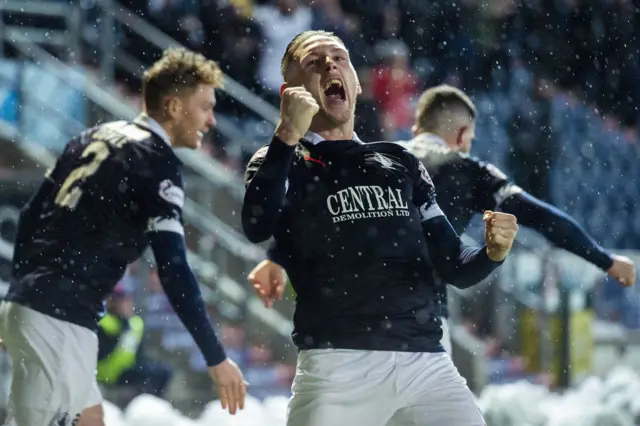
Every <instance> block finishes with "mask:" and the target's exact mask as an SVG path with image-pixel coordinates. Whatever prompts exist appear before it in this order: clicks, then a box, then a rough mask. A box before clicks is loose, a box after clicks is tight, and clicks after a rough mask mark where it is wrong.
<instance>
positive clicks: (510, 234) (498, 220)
mask: <svg viewBox="0 0 640 426" xmlns="http://www.w3.org/2000/svg"><path fill="white" fill-rule="evenodd" d="M482 220H483V221H484V227H485V228H484V241H485V244H486V245H487V256H489V259H491V260H493V261H494V262H502V261H503V260H504V259H505V257H507V254H508V253H509V250H511V246H512V245H513V241H514V240H515V238H516V234H517V233H518V221H517V219H516V217H515V216H514V215H512V214H508V213H500V212H492V211H490V210H487V211H485V212H484V215H483V216H482Z"/></svg>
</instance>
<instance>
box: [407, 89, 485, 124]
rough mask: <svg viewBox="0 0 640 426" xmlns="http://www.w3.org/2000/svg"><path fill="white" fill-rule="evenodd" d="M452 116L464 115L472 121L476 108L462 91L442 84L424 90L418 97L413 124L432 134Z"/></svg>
mask: <svg viewBox="0 0 640 426" xmlns="http://www.w3.org/2000/svg"><path fill="white" fill-rule="evenodd" d="M453 115H457V116H460V115H466V116H468V118H469V120H470V121H473V120H475V118H476V115H477V111H476V107H475V106H474V105H473V102H472V101H471V99H470V98H469V96H467V95H466V94H465V93H464V92H463V91H462V90H460V89H458V88H457V87H453V86H449V85H448V84H442V85H440V86H435V87H432V88H430V89H427V90H425V92H424V93H423V94H422V96H420V99H419V100H418V108H417V112H416V123H415V124H416V127H418V129H420V130H422V131H426V132H434V131H437V130H438V129H440V128H441V127H442V126H443V122H444V121H446V120H451V119H452V116H453Z"/></svg>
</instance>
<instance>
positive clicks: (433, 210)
mask: <svg viewBox="0 0 640 426" xmlns="http://www.w3.org/2000/svg"><path fill="white" fill-rule="evenodd" d="M407 153H408V151H407ZM408 155H410V157H411V159H412V160H413V162H414V187H413V202H414V203H415V205H416V207H418V210H419V211H420V218H421V220H422V222H426V221H427V220H430V219H433V218H434V217H437V216H444V213H442V210H440V207H439V206H438V203H437V202H436V189H435V186H434V185H433V181H432V180H431V176H429V172H428V171H427V168H426V167H425V166H424V164H422V162H421V161H420V160H419V159H418V158H417V157H416V156H415V155H413V154H411V153H408Z"/></svg>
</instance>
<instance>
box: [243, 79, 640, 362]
mask: <svg viewBox="0 0 640 426" xmlns="http://www.w3.org/2000/svg"><path fill="white" fill-rule="evenodd" d="M476 114H477V112H476V108H475V106H474V104H473V102H472V101H471V99H470V98H469V97H468V96H467V95H466V94H465V93H464V92H462V91H461V90H459V89H457V88H455V87H451V86H448V85H441V86H437V87H433V88H430V89H428V90H426V91H425V92H424V93H423V95H422V96H421V97H420V100H419V103H418V109H417V112H416V121H415V125H414V127H413V132H414V134H415V138H414V139H412V140H411V141H409V142H407V143H406V144H405V146H406V147H407V148H408V149H409V150H410V151H411V152H412V153H413V154H415V155H416V156H417V157H418V158H419V159H420V160H421V161H422V163H423V164H424V165H425V167H426V168H427V171H428V172H429V174H430V175H431V177H432V179H433V183H434V185H435V187H436V190H437V191H438V204H439V205H440V206H441V208H442V211H443V212H444V214H445V215H446V216H447V218H449V220H450V221H451V224H452V225H453V227H454V229H455V230H456V232H457V233H459V234H461V233H463V232H464V230H465V229H466V227H467V226H468V225H469V222H470V221H471V219H472V217H473V215H475V214H477V213H483V212H484V211H485V210H500V211H503V212H506V213H510V214H513V215H515V216H516V217H517V218H518V222H519V223H520V224H521V225H524V226H527V227H530V228H532V229H535V230H536V231H538V232H540V233H541V234H542V235H543V236H545V237H546V238H547V239H548V240H549V241H550V242H551V243H553V244H555V245H556V246H558V247H560V248H562V249H564V250H567V251H569V252H571V253H574V254H576V255H578V256H580V257H582V258H583V259H585V260H587V261H589V262H591V263H593V264H594V265H596V266H598V267H599V268H601V269H602V270H603V271H607V273H608V274H609V275H610V276H611V277H613V278H615V279H617V280H618V281H619V282H620V283H621V284H622V285H624V286H629V285H633V284H634V283H635V279H636V278H635V277H636V275H635V274H636V272H635V265H634V264H633V262H632V261H631V260H630V259H629V258H627V257H624V256H620V255H615V254H611V253H609V252H607V251H606V250H605V249H603V248H602V247H600V246H599V245H598V244H597V243H596V242H595V241H594V240H593V238H591V237H590V236H589V235H588V234H587V233H586V232H585V231H584V230H583V229H582V228H581V227H580V226H579V225H578V224H577V223H576V221H575V220H574V219H572V218H571V217H570V216H568V215H567V214H566V213H564V212H562V211H560V210H558V209H557V208H555V207H553V206H551V205H549V204H547V203H544V202H543V201H540V200H538V199H536V198H535V197H533V196H531V195H529V194H527V193H526V192H525V191H523V190H522V189H521V188H520V187H518V186H517V185H515V184H514V183H512V182H511V181H510V180H509V179H508V178H507V176H506V175H505V174H504V173H502V172H501V171H500V170H499V169H498V168H497V167H496V166H494V165H493V164H490V163H485V162H483V161H480V160H479V159H477V158H474V157H471V156H469V155H468V153H469V151H470V150H471V146H472V142H473V139H474V138H475V120H476ZM283 276H284V274H283V270H282V269H280V268H278V267H277V265H273V264H272V263H271V262H270V261H264V262H262V263H261V264H260V265H259V266H258V267H257V268H255V269H254V270H253V271H252V273H251V274H250V277H251V281H252V283H253V284H254V286H255V287H256V289H257V291H258V293H259V294H260V295H261V297H262V298H263V299H264V300H265V302H266V303H270V301H271V300H272V299H273V298H280V297H281V296H282V293H283V291H284V278H283ZM442 305H443V306H442V308H443V340H442V344H443V345H444V346H445V347H446V348H447V351H450V349H451V341H450V336H449V333H448V324H447V321H446V318H447V317H448V309H447V295H446V287H445V286H442Z"/></svg>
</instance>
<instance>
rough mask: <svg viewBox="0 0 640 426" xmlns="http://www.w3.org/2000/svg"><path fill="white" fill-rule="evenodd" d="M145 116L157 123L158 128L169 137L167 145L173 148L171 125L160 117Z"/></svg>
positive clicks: (173, 139)
mask: <svg viewBox="0 0 640 426" xmlns="http://www.w3.org/2000/svg"><path fill="white" fill-rule="evenodd" d="M146 114H147V115H148V116H149V118H151V119H153V120H154V121H155V122H156V123H158V125H160V127H162V129H163V130H164V131H165V133H166V134H167V136H168V137H169V141H168V142H169V145H171V146H174V141H175V138H174V136H173V127H172V126H171V123H170V122H169V121H167V120H163V119H162V118H161V117H157V116H154V115H152V114H149V113H146Z"/></svg>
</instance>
